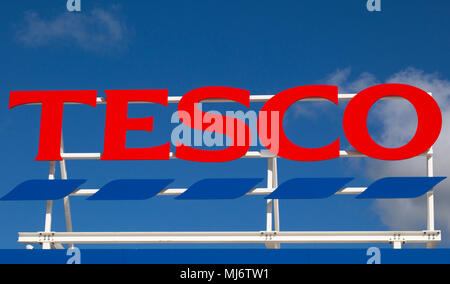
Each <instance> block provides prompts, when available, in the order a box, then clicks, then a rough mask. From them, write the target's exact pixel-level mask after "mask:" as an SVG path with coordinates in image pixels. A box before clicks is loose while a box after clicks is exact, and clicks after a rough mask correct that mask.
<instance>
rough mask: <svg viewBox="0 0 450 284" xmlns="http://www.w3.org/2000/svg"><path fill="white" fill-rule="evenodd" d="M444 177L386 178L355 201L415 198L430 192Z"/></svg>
mask: <svg viewBox="0 0 450 284" xmlns="http://www.w3.org/2000/svg"><path fill="white" fill-rule="evenodd" d="M444 179H445V177H388V178H383V179H379V180H377V181H376V182H374V183H373V184H371V185H370V186H369V187H368V188H367V190H366V191H364V192H363V193H362V194H360V195H358V196H357V197H356V198H357V199H394V198H395V199H400V198H416V197H420V196H422V195H424V194H425V193H427V192H428V191H430V190H432V189H433V187H435V186H436V185H437V184H439V183H440V182H441V181H443V180H444Z"/></svg>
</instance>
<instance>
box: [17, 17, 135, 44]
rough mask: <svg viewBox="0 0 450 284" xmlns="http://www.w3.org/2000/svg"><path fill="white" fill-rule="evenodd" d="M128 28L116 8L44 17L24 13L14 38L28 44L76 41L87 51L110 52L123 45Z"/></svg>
mask: <svg viewBox="0 0 450 284" xmlns="http://www.w3.org/2000/svg"><path fill="white" fill-rule="evenodd" d="M127 32H128V28H127V26H126V24H125V22H124V21H123V20H122V19H121V17H120V16H119V14H118V13H117V9H111V10H104V9H93V10H91V11H89V12H81V13H69V12H65V13H63V14H61V15H59V16H57V17H56V18H53V19H43V18H42V17H41V16H40V15H39V14H37V13H36V12H27V13H26V14H25V18H24V21H23V23H22V25H21V27H20V28H19V30H18V32H17V35H16V38H17V40H18V41H19V42H21V43H22V44H24V45H25V46H27V47H38V46H46V45H55V44H56V45H58V44H61V43H63V44H64V45H67V44H75V45H78V46H79V47H81V48H82V49H84V50H88V51H105V50H106V51H110V50H118V49H122V48H124V47H125V46H126V42H127Z"/></svg>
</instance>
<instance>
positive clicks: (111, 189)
mask: <svg viewBox="0 0 450 284" xmlns="http://www.w3.org/2000/svg"><path fill="white" fill-rule="evenodd" d="M173 181H174V180H173V179H140V180H126V179H124V180H115V181H112V182H110V183H108V184H106V185H105V186H103V187H102V188H101V189H100V190H99V191H98V192H97V193H96V194H94V195H92V196H91V197H89V198H88V200H146V199H149V198H152V197H154V196H156V195H157V194H158V193H160V192H161V191H162V190H164V189H165V188H166V187H167V186H168V185H169V184H171V183H172V182H173Z"/></svg>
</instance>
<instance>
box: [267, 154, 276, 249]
mask: <svg viewBox="0 0 450 284" xmlns="http://www.w3.org/2000/svg"><path fill="white" fill-rule="evenodd" d="M267 162H268V163H267V188H268V189H270V190H272V187H273V163H272V158H269V159H267ZM272 224H273V200H272V199H267V210H266V231H267V232H272V231H273V228H272ZM266 248H274V246H273V244H270V243H267V244H266Z"/></svg>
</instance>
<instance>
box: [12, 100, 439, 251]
mask: <svg viewBox="0 0 450 284" xmlns="http://www.w3.org/2000/svg"><path fill="white" fill-rule="evenodd" d="M354 96H356V94H340V95H339V100H341V101H348V100H351V99H352V98H353V97H354ZM430 96H431V93H430ZM272 97H273V96H272V95H253V96H250V101H251V102H266V101H268V100H269V99H271V98H272ZM383 99H399V97H396V96H389V97H385V98H383ZM180 100H181V97H169V103H178V102H179V101H180ZM304 101H324V99H322V98H309V99H306V100H304ZM207 102H216V103H217V102H229V101H226V100H222V99H210V100H205V101H202V103H207ZM105 103H106V98H102V97H99V98H97V104H105ZM134 103H147V102H134ZM68 104H71V103H68ZM433 155H434V153H433V149H432V148H431V149H430V150H429V151H427V152H426V153H424V154H422V156H425V157H426V163H427V177H433V176H434V172H433ZM61 157H62V161H60V162H59V166H60V172H61V173H60V174H61V179H63V180H66V179H67V178H68V176H67V168H66V161H68V160H99V159H100V157H101V153H66V152H65V151H64V141H63V139H61ZM340 157H341V158H356V157H367V156H366V155H364V154H362V153H360V152H358V151H346V150H341V151H340ZM170 158H171V159H176V157H175V154H174V153H171V154H170ZM242 158H250V159H252V158H253V159H255V158H260V159H267V161H268V168H267V187H266V188H256V189H254V190H252V191H250V192H249V193H247V195H268V194H270V193H272V192H273V191H274V190H276V189H277V187H278V167H277V160H278V157H277V156H275V155H274V154H272V153H271V152H269V151H267V150H265V151H250V152H248V153H247V154H246V155H244V156H243V157H242ZM55 169H56V162H55V161H51V162H50V166H49V177H48V178H49V179H50V180H54V179H55ZM366 189H367V188H366V187H348V188H344V189H342V190H340V191H339V192H337V193H336V194H343V195H352V194H360V193H362V192H364V191H365V190H366ZM97 191H98V189H79V190H77V191H75V192H73V193H72V194H71V195H70V196H67V197H65V198H64V211H65V221H66V232H53V231H52V216H53V201H47V202H46V211H45V226H44V231H43V232H36V233H19V239H18V242H19V243H22V244H40V245H42V248H43V249H62V248H64V247H63V244H66V245H68V247H69V248H70V247H73V246H74V244H161V243H168V244H173V243H185V244H192V243H196V244H198V243H201V244H209V243H216V244H223V243H241V244H247V243H253V244H258V243H259V244H265V246H266V248H269V249H279V248H280V247H281V243H299V244H306V243H310V244H315V243H328V244H329V243H388V244H391V245H392V246H393V248H394V249H401V248H402V245H403V244H406V243H419V244H420V243H423V244H426V246H427V248H435V247H436V243H438V242H440V241H441V231H439V230H435V215H434V191H433V190H431V191H430V192H428V193H427V197H426V202H427V229H426V230H425V231H355V232H345V231H332V232H325V231H324V232H287V231H281V230H280V213H279V212H280V211H279V200H267V208H266V230H265V231H260V232H73V231H72V218H71V210H70V197H76V196H91V195H93V194H95V193H96V192H97ZM184 191H186V188H172V189H166V190H163V191H162V192H160V193H159V195H161V196H174V195H180V194H182V193H183V192H184Z"/></svg>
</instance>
